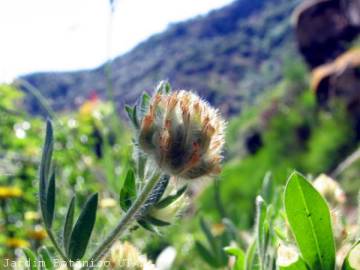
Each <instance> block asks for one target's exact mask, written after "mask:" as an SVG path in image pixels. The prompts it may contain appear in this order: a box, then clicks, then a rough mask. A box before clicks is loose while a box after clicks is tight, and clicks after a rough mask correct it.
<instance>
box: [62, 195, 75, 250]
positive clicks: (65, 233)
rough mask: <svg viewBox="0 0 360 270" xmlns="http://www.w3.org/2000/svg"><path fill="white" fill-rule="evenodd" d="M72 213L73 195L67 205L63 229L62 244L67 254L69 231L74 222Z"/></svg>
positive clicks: (73, 211) (73, 206)
mask: <svg viewBox="0 0 360 270" xmlns="http://www.w3.org/2000/svg"><path fill="white" fill-rule="evenodd" d="M74 213H75V196H74V197H72V198H71V201H70V204H69V207H68V209H67V213H66V217H65V223H64V229H63V244H64V249H65V251H66V254H67V255H69V242H70V235H71V231H72V228H73V224H74Z"/></svg>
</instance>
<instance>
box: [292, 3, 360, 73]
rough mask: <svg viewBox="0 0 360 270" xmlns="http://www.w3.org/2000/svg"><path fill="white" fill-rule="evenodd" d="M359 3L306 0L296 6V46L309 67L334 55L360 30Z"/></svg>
mask: <svg viewBox="0 0 360 270" xmlns="http://www.w3.org/2000/svg"><path fill="white" fill-rule="evenodd" d="M359 5H360V1H359V0H313V1H309V0H308V1H305V2H304V3H303V4H302V5H300V6H299V7H298V8H297V9H296V10H295V12H294V24H295V29H296V38H297V41H298V46H299V50H300V52H301V53H302V54H303V56H304V58H305V60H306V62H307V63H308V64H309V66H310V67H312V68H314V67H317V66H319V65H322V64H324V63H326V62H329V61H332V60H333V59H335V58H336V57H337V56H339V55H340V54H341V53H343V52H344V51H345V50H346V47H347V45H348V43H349V42H350V41H352V40H353V39H354V38H355V37H356V36H357V35H358V34H359V33H360V7H359Z"/></svg>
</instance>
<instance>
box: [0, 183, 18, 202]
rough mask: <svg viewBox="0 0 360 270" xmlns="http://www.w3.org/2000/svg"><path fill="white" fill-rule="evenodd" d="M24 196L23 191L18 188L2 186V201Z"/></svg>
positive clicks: (0, 188) (0, 187) (0, 197)
mask: <svg viewBox="0 0 360 270" xmlns="http://www.w3.org/2000/svg"><path fill="white" fill-rule="evenodd" d="M22 194H23V192H22V190H21V189H20V188H18V187H7V186H0V200H1V199H8V198H18V197H21V196H22Z"/></svg>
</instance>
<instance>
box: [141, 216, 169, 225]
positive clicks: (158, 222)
mask: <svg viewBox="0 0 360 270" xmlns="http://www.w3.org/2000/svg"><path fill="white" fill-rule="evenodd" d="M146 221H148V222H149V223H151V224H153V225H155V226H159V227H164V226H169V225H171V223H169V222H166V221H163V220H160V219H157V218H154V217H152V216H147V217H146Z"/></svg>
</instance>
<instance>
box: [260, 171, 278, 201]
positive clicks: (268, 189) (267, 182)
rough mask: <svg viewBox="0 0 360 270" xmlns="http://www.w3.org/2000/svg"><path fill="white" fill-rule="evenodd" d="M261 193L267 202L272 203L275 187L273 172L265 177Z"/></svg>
mask: <svg viewBox="0 0 360 270" xmlns="http://www.w3.org/2000/svg"><path fill="white" fill-rule="evenodd" d="M261 193H262V197H263V199H264V201H265V202H267V203H271V202H272V201H273V197H274V193H275V185H274V180H273V176H272V174H271V172H267V173H266V175H265V177H264V180H263V186H262V192H261Z"/></svg>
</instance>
